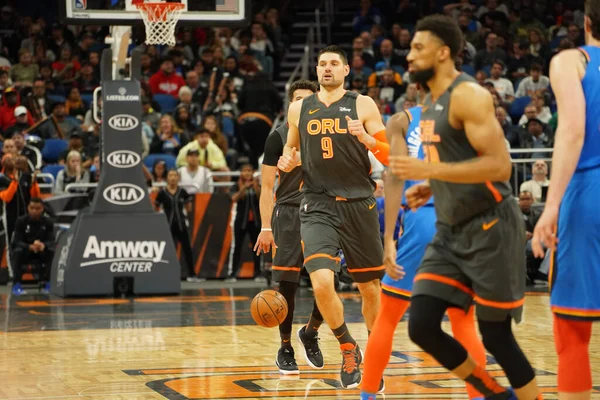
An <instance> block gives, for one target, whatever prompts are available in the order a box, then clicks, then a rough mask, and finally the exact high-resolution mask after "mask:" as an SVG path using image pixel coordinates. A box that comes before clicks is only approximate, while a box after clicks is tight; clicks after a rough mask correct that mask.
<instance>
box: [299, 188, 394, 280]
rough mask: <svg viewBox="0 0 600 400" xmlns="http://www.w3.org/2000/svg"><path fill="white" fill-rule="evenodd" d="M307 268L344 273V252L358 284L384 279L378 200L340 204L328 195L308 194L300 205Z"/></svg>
mask: <svg viewBox="0 0 600 400" xmlns="http://www.w3.org/2000/svg"><path fill="white" fill-rule="evenodd" d="M300 223H301V224H300V225H301V234H302V241H303V243H304V267H305V268H306V270H307V271H308V272H309V273H311V272H314V271H316V270H319V269H330V270H333V271H334V272H340V258H339V256H338V250H339V249H342V251H343V252H344V257H345V258H346V264H347V266H348V272H349V273H350V275H351V276H352V279H353V280H354V282H357V283H364V282H370V281H372V280H375V279H381V278H382V277H383V274H384V270H385V267H384V266H383V265H382V263H383V246H382V244H381V238H380V236H379V215H378V212H377V203H376V201H375V198H374V197H372V196H371V197H368V198H366V199H361V200H353V201H348V200H343V201H337V200H336V199H335V198H332V197H329V196H326V195H315V194H306V195H305V196H304V199H303V200H302V204H301V205H300Z"/></svg>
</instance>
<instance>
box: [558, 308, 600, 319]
mask: <svg viewBox="0 0 600 400" xmlns="http://www.w3.org/2000/svg"><path fill="white" fill-rule="evenodd" d="M551 309H552V312H554V313H556V314H564V315H571V316H573V317H600V310H584V309H581V308H573V307H560V306H552V307H551Z"/></svg>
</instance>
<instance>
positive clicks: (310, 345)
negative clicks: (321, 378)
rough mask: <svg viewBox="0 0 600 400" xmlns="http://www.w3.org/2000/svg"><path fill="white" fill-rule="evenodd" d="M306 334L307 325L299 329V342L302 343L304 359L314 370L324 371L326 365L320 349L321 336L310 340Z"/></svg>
mask: <svg viewBox="0 0 600 400" xmlns="http://www.w3.org/2000/svg"><path fill="white" fill-rule="evenodd" d="M305 333H306V325H303V326H302V328H300V329H298V342H300V345H301V349H302V350H303V353H304V358H305V359H306V362H307V363H308V365H310V366H311V367H312V368H315V369H322V368H323V367H324V366H325V363H324V362H323V353H321V349H320V348H319V336H317V335H315V336H314V337H313V338H308V337H306V335H305Z"/></svg>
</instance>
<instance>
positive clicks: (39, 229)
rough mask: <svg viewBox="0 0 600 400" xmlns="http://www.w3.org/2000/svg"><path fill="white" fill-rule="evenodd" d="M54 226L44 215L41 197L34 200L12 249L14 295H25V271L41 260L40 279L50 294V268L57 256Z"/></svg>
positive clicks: (20, 221) (20, 223) (17, 227)
mask: <svg viewBox="0 0 600 400" xmlns="http://www.w3.org/2000/svg"><path fill="white" fill-rule="evenodd" d="M53 237H54V224H53V223H52V221H51V220H50V218H48V217H46V216H45V215H44V204H43V203H42V200H41V199H40V198H38V197H32V198H31V200H30V202H29V206H27V214H26V215H23V216H21V217H19V218H18V219H17V222H16V224H15V233H14V236H13V240H12V245H11V247H10V254H11V257H10V258H11V260H12V268H13V282H14V284H13V288H12V293H13V294H14V295H16V296H19V295H22V294H26V292H25V291H24V290H23V288H22V287H21V279H22V276H23V269H24V267H25V266H26V265H27V264H30V263H31V262H32V261H39V262H40V263H41V267H42V271H43V272H42V273H41V274H40V280H41V281H42V282H46V284H45V286H44V292H46V293H47V292H49V291H50V268H51V266H52V258H53V257H54V239H53Z"/></svg>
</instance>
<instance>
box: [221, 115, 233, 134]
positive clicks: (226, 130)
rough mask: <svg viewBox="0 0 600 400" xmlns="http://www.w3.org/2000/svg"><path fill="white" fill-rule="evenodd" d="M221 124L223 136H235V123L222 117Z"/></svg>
mask: <svg viewBox="0 0 600 400" xmlns="http://www.w3.org/2000/svg"><path fill="white" fill-rule="evenodd" d="M221 123H222V124H223V135H225V136H234V135H235V121H234V120H233V118H231V117H223V118H222V119H221Z"/></svg>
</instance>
